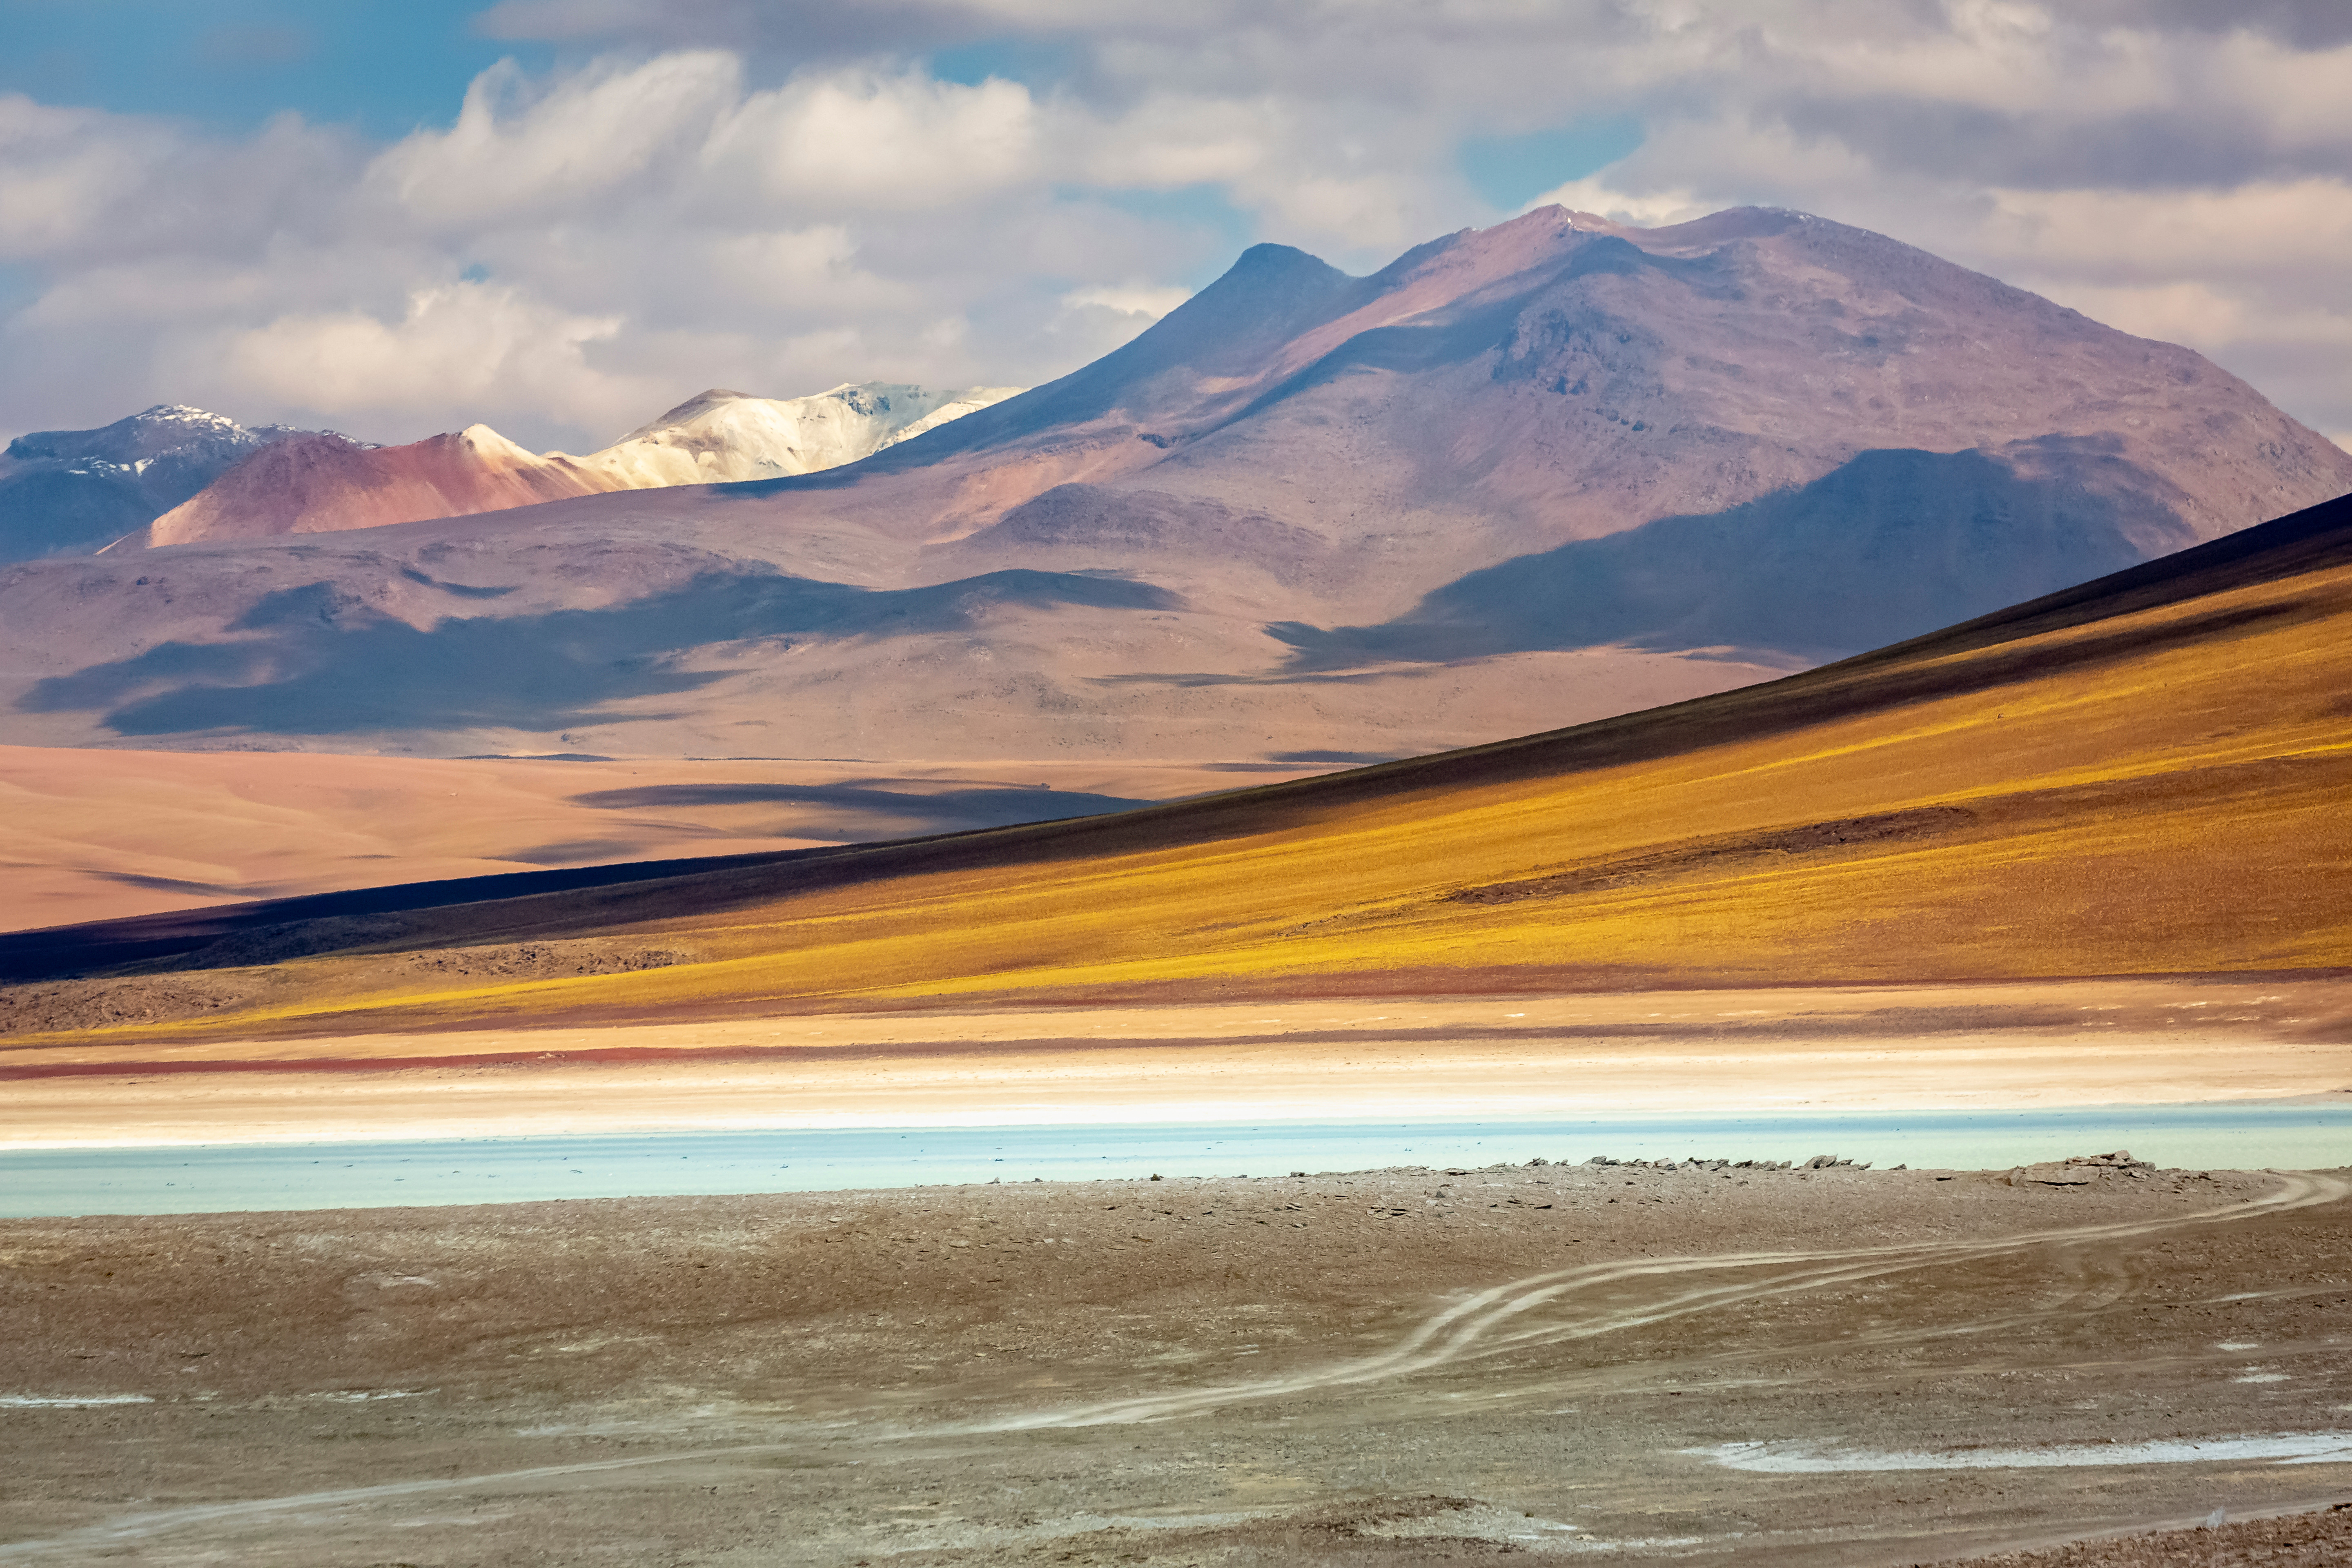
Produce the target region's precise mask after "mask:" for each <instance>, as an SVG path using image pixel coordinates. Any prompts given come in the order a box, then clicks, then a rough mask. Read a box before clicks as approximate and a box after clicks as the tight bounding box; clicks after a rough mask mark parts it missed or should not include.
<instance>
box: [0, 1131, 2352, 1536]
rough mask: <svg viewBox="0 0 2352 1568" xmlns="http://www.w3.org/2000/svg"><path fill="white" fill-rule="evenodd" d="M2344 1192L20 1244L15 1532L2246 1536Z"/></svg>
mask: <svg viewBox="0 0 2352 1568" xmlns="http://www.w3.org/2000/svg"><path fill="white" fill-rule="evenodd" d="M1720 1152H1721V1153H1722V1154H1724V1155H1726V1156H1733V1155H1737V1154H1738V1151H1736V1150H1724V1151H1720ZM2347 1194H2352V1181H2347V1180H2344V1179H2341V1178H2340V1177H2339V1176H2336V1175H2316V1176H2272V1175H2263V1174H2242V1175H2239V1174H2229V1173H2147V1172H2141V1173H2130V1172H2126V1171H2120V1170H2118V1171H2108V1172H2105V1173H2101V1174H2099V1175H2098V1176H2097V1177H2096V1178H2095V1180H2093V1181H2091V1182H2090V1183H2088V1184H2081V1185H2070V1186H2049V1185H2042V1184H2033V1183H2031V1182H2028V1183H2025V1184H2012V1182H2011V1181H2010V1180H2005V1179H2001V1178H1995V1177H1990V1176H1985V1175H1970V1174H1958V1175H1949V1174H1945V1173H1932V1172H1906V1171H1896V1172H1870V1173H1860V1172H1854V1171H1851V1170H1832V1171H1807V1172H1761V1171H1755V1170H1748V1169H1741V1168H1738V1166H1736V1165H1733V1166H1727V1167H1726V1168H1722V1169H1710V1168H1705V1167H1692V1166H1685V1167H1683V1168H1681V1169H1676V1170H1671V1171H1667V1170H1652V1169H1646V1168H1633V1167H1624V1166H1617V1167H1594V1166H1572V1167H1562V1166H1549V1167H1533V1166H1523V1167H1516V1168H1514V1167H1495V1168H1492V1169H1487V1170H1479V1171H1451V1172H1440V1171H1391V1172H1379V1173H1359V1174H1354V1175H1324V1176H1312V1177H1302V1178H1294V1179H1289V1180H1265V1181H1238V1180H1226V1181H1203V1180H1171V1181H1168V1182H1164V1183H1150V1182H1134V1183H1100V1184H1051V1185H1049V1184H1023V1185H1018V1186H1009V1187H1008V1186H993V1185H992V1186H981V1187H954V1188H930V1189H921V1190H914V1191H901V1192H893V1193H880V1194H872V1193H869V1194H797V1195H787V1196H763V1197H745V1198H699V1199H661V1200H635V1201H623V1202H607V1203H574V1204H545V1205H512V1206H505V1207H484V1208H470V1209H467V1208H450V1209H409V1210H376V1211H346V1212H340V1213H310V1214H286V1215H215V1216H196V1217H188V1218H173V1219H157V1220H144V1219H83V1220H42V1221H14V1222H7V1223H5V1224H0V1292H5V1312H6V1321H7V1322H8V1323H9V1325H10V1332H9V1333H8V1334H7V1335H6V1336H5V1337H0V1401H5V1410H0V1416H5V1418H0V1474H5V1475H7V1476H8V1477H9V1478H10V1482H9V1485H8V1486H7V1487H6V1488H5V1489H0V1561H5V1562H24V1563H84V1562H93V1561H126V1562H140V1563H223V1562H236V1563H252V1564H259V1565H269V1564H302V1565H305V1568H309V1565H312V1564H317V1565H321V1568H327V1565H337V1564H383V1563H407V1564H415V1565H420V1568H421V1565H425V1564H436V1565H437V1564H456V1563H467V1564H504V1563H648V1562H659V1563H696V1564H703V1563H709V1564H751V1563H761V1564H768V1563H794V1564H810V1565H832V1564H840V1565H843V1568H849V1565H852V1564H861V1563H862V1564H869V1565H878V1564H884V1563H888V1564H894V1565H897V1564H904V1565H906V1568H923V1565H931V1564H950V1563H956V1564H961V1563H1020V1564H1029V1563H1039V1564H1043V1563H1075V1564H1109V1563H1142V1564H1166V1565H1168V1568H1175V1565H1176V1564H1234V1565H1257V1564H1276V1563H1281V1564H1288V1563H1349V1564H1355V1563H1365V1564H1372V1563H1378V1564H1420V1563H1438V1562H1451V1563H1460V1562H1472V1563H1475V1562H1484V1561H1487V1560H1489V1559H1499V1558H1502V1557H1505V1556H1510V1557H1513V1558H1515V1559H1521V1560H1524V1559H1525V1558H1527V1557H1549V1556H1555V1555H1557V1556H1561V1557H1569V1558H1576V1557H1591V1556H1594V1555H1602V1556H1604V1557H1605V1558H1606V1559H1607V1560H1615V1561H1650V1560H1663V1561H1675V1562H1682V1563H1742V1564H1746V1563H1761V1564H1800V1563H1801V1564H1809V1565H1810V1564H1823V1565H1827V1568H1840V1565H1844V1564H1855V1565H1861V1564H1889V1565H1892V1564H1902V1563H1927V1562H1937V1561H1944V1560H1948V1559H1954V1558H1961V1557H1966V1556H1969V1555H1970V1554H1974V1553H1981V1552H1995V1551H2001V1550H2014V1549H2021V1548H2040V1547H2046V1546H2049V1545H2050V1544H2052V1543H2053V1542H2058V1541H2063V1540H2065V1539H2068V1538H2071V1537H2077V1536H2083V1535H2087V1534H2092V1533H2095V1532H2100V1531H2128V1530H2144V1529H2147V1528H2150V1527H2154V1526H2158V1525H2175V1526H2178V1525H2190V1524H2194V1523H2195V1522H2196V1521H2198V1520H2200V1519H2203V1518H2205V1517H2207V1516H2208V1514H2209V1513H2210V1510H2213V1509H2216V1508H2220V1509H2222V1510H2225V1512H2226V1513H2227V1514H2229V1515H2234V1516H2238V1517H2240V1518H2242V1519H2243V1518H2245V1517H2247V1516H2251V1515H2256V1514H2260V1513H2262V1512H2263V1511H2264V1510H2282V1509H2287V1508H2310V1507H2314V1506H2325V1505H2326V1504H2329V1503H2332V1502H2337V1501H2342V1500H2346V1499H2347V1497H2352V1328H2347V1324H2352V1224H2347V1221H2352V1203H2347ZM2233 1440H2236V1441H2234V1442H2233ZM2265 1444H2267V1447H2265V1446H2264V1445H2265ZM2296 1458H2304V1459H2315V1460H2316V1461H2317V1462H2305V1463H2297V1462H2290V1461H2292V1460H2294V1459H2296ZM2287 1528H2289V1526H2286V1525H2283V1524H2281V1525H2263V1524H2261V1523H2260V1521H2256V1523H2255V1524H2252V1525H2244V1524H2242V1525H2239V1526H2233V1527H2228V1528H2225V1529H2224V1530H2223V1531H2206V1532H2202V1533H2201V1534H2200V1535H2198V1536H2196V1537H2194V1540H2196V1541H2197V1542H2201V1543H2202V1545H2203V1546H2206V1547H2214V1548H2220V1549H2224V1550H2221V1551H2219V1552H2206V1553H2205V1554H2204V1555H2174V1556H2168V1557H2162V1558H2148V1557H2146V1556H2142V1557H2127V1556H2117V1555H2112V1554H2110V1555H2107V1556H2101V1557H2084V1558H2069V1559H2064V1560H2063V1561H2065V1562H2067V1563H2084V1564H2088V1563H2137V1562H2143V1561H2164V1562H2211V1563H2255V1562H2282V1561H2294V1562H2313V1563H2316V1562H2326V1561H2340V1560H2341V1559H2340V1558H2328V1557H2324V1556H2323V1557H2307V1558H2297V1559H2287V1558H2283V1557H2276V1556H2263V1555H2258V1554H2256V1548H2257V1547H2258V1546H2260V1544H2261V1543H2260V1542H2252V1537H2251V1536H2247V1537H2246V1539H2247V1540H2248V1541H2249V1542H2251V1543H2250V1544H2248V1545H2247V1547H2246V1550H2245V1551H2243V1552H2240V1551H2238V1550H2237V1549H2236V1548H2235V1547H2233V1546H2231V1544H2230V1543H2231V1542H2232V1541H2236V1540H2239V1539H2240V1537H2241V1535H2243V1534H2244V1532H2247V1531H2255V1532H2257V1533H2258V1532H2259V1531H2261V1530H2270V1531H2273V1534H2275V1533H2277V1532H2278V1531H2284V1530H2285V1529H2287ZM2293 1528H2296V1529H2304V1528H2305V1526H2302V1525H2297V1526H2294V1527H2293ZM2310 1528H2317V1529H2326V1528H2329V1526H2328V1525H2327V1524H2326V1516H2322V1519H2321V1522H2320V1524H2319V1525H2317V1526H2314V1527H2310ZM2232 1531H2236V1532H2238V1533H2235V1534H2233V1533H2232ZM2339 1539H2340V1537H2339ZM2103 1550H2111V1549H2103ZM2112 1550H2120V1548H2116V1549H2112ZM2263 1550H2267V1548H2263Z"/></svg>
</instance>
